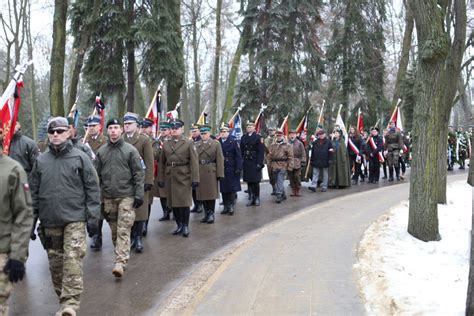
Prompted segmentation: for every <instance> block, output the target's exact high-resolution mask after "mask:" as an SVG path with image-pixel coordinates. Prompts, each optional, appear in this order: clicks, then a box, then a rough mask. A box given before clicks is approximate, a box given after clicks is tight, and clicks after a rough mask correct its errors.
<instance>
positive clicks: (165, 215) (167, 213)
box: [159, 211, 170, 222]
mask: <svg viewBox="0 0 474 316" xmlns="http://www.w3.org/2000/svg"><path fill="white" fill-rule="evenodd" d="M169 220H170V212H168V211H164V212H163V216H162V217H161V218H160V219H159V221H160V222H164V221H169Z"/></svg>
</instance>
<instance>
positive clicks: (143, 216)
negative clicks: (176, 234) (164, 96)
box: [123, 112, 154, 253]
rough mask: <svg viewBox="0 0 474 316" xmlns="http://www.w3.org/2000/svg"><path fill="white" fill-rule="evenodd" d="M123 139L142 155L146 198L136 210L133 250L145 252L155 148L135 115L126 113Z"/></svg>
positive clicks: (151, 197)
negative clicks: (142, 130)
mask: <svg viewBox="0 0 474 316" xmlns="http://www.w3.org/2000/svg"><path fill="white" fill-rule="evenodd" d="M123 129H124V132H125V133H124V135H123V139H124V140H125V142H127V143H129V144H131V145H133V146H134V147H135V148H136V149H137V150H138V153H139V154H140V159H141V163H142V167H143V172H144V174H145V186H144V188H145V198H144V201H143V205H142V206H141V207H139V208H138V209H136V210H135V223H134V224H133V228H132V249H133V248H135V251H136V252H139V253H140V252H143V242H142V236H143V230H144V229H145V223H146V221H147V220H148V200H149V199H153V196H152V195H151V189H152V188H153V180H154V162H153V148H152V145H151V139H150V138H149V137H147V136H145V135H141V134H140V132H139V130H138V115H136V114H135V113H130V112H128V113H125V116H124V117H123Z"/></svg>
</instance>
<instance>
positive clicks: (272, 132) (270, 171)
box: [263, 127, 276, 195]
mask: <svg viewBox="0 0 474 316" xmlns="http://www.w3.org/2000/svg"><path fill="white" fill-rule="evenodd" d="M275 132H276V130H275V128H274V127H268V128H267V133H268V136H267V138H265V140H264V142H263V144H264V145H265V164H266V165H267V172H268V180H269V182H270V185H271V186H272V193H271V195H276V186H275V185H276V181H275V176H274V175H273V169H272V163H271V161H270V160H269V159H268V154H269V151H270V146H271V145H272V144H273V143H274V142H275V139H276V135H275Z"/></svg>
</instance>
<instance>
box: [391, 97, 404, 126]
mask: <svg viewBox="0 0 474 316" xmlns="http://www.w3.org/2000/svg"><path fill="white" fill-rule="evenodd" d="M400 103H402V99H400V98H399V99H398V101H397V105H395V108H394V109H393V112H392V116H390V119H389V120H388V124H387V128H389V127H390V122H391V121H392V119H393V116H394V115H395V113H396V112H397V109H398V106H399V105H400Z"/></svg>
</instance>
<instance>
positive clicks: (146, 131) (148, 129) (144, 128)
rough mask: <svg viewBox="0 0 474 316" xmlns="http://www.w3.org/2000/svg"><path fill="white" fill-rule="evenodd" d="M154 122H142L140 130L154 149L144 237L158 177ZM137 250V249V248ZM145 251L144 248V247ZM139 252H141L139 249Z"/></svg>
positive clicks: (147, 119)
mask: <svg viewBox="0 0 474 316" xmlns="http://www.w3.org/2000/svg"><path fill="white" fill-rule="evenodd" d="M153 123H154V122H153V120H151V119H149V118H146V117H145V118H144V119H143V120H142V121H141V124H140V125H141V128H140V133H141V134H142V135H144V136H146V137H148V138H149V139H150V142H151V147H152V152H153V188H152V190H151V191H150V192H146V193H145V195H148V196H147V200H148V217H147V220H146V221H145V223H144V225H143V229H142V236H144V237H145V236H146V235H147V234H148V221H149V220H150V215H151V206H152V204H153V200H154V191H155V190H154V187H155V182H156V176H157V171H158V170H157V161H156V158H155V149H154V147H153V144H154V142H155V140H154V138H153V128H152V127H153ZM136 244H138V243H136ZM136 249H137V248H136ZM142 249H143V247H142ZM137 251H139V250H138V249H137Z"/></svg>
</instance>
